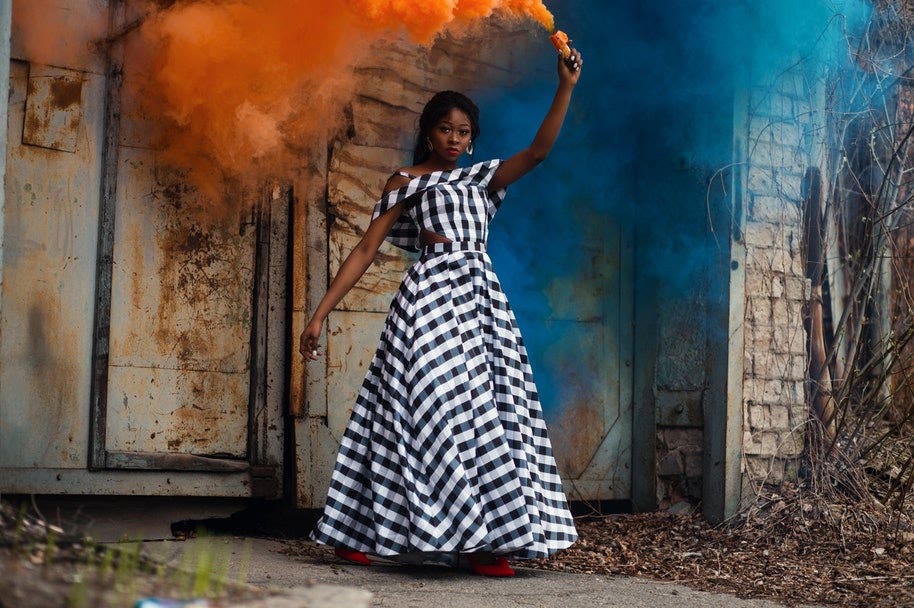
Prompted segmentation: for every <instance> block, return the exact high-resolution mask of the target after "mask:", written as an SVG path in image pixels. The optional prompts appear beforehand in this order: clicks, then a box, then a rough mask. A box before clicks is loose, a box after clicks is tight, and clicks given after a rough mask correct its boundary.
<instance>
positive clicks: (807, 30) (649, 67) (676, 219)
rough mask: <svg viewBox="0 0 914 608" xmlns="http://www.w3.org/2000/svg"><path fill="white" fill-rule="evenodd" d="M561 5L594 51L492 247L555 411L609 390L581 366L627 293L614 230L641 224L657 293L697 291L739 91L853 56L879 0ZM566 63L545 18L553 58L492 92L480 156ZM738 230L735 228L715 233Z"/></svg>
mask: <svg viewBox="0 0 914 608" xmlns="http://www.w3.org/2000/svg"><path fill="white" fill-rule="evenodd" d="M550 8H552V9H553V12H554V13H555V16H556V24H557V26H558V27H559V28H560V29H563V30H565V31H566V32H568V33H569V35H570V36H571V37H572V38H573V40H574V43H575V45H576V46H577V47H579V48H580V49H581V51H582V54H583V56H584V61H585V64H586V65H585V67H584V73H583V75H582V78H581V82H580V83H579V84H578V86H577V89H576V90H575V93H574V99H573V100H572V108H571V111H570V114H569V116H568V119H567V121H566V123H565V125H564V128H563V131H562V135H561V137H560V139H559V141H558V143H557V144H556V146H555V148H554V149H553V152H552V154H551V155H550V157H549V158H548V159H547V160H546V161H545V162H544V163H543V164H542V165H541V166H540V167H538V168H537V169H536V170H535V171H534V172H533V173H532V174H531V175H529V176H527V177H525V178H524V179H523V180H521V181H520V182H518V183H517V184H515V185H514V186H513V187H512V188H511V190H510V192H509V194H508V198H507V199H506V201H505V204H504V205H503V207H502V209H501V210H500V211H499V213H498V215H497V216H496V217H495V219H494V221H493V225H492V230H491V234H490V251H491V256H492V258H493V262H494V264H495V268H496V270H497V272H498V273H499V277H500V278H501V280H502V281H503V284H504V288H505V291H506V292H507V294H508V297H509V299H510V301H511V303H512V307H513V308H514V310H515V313H516V315H517V317H518V322H519V325H520V327H521V331H522V333H523V334H524V336H525V339H526V341H527V345H528V348H529V350H530V355H531V359H532V363H533V366H534V372H535V374H536V377H537V382H538V386H539V389H540V395H541V400H542V402H543V406H544V410H545V411H546V413H547V417H552V418H555V417H556V416H557V415H558V412H559V409H560V408H566V407H568V406H569V404H570V403H573V402H576V401H581V400H584V401H586V400H588V399H599V392H600V390H601V388H600V387H601V386H602V385H605V383H606V379H605V378H604V377H603V373H602V372H601V370H600V369H599V366H597V367H595V368H594V369H593V370H591V371H592V372H593V373H592V374H590V376H592V379H591V380H587V379H586V378H587V377H588V374H587V373H583V372H582V370H581V366H582V365H583V366H584V367H586V366H587V365H588V364H589V363H590V362H589V361H586V360H584V361H582V360H581V357H589V356H597V357H598V358H599V353H600V349H601V344H605V340H603V338H601V337H599V336H597V335H596V334H597V333H598V332H595V331H588V328H589V329H595V328H596V327H597V326H596V325H593V324H592V323H594V322H595V320H596V321H599V319H600V318H601V315H603V317H606V315H609V314H613V310H614V309H613V308H612V306H607V305H606V302H607V301H608V300H607V299H609V298H614V297H617V295H618V294H617V293H616V292H615V290H616V287H615V284H614V283H613V281H614V275H613V270H612V269H611V268H602V269H601V268H600V266H601V265H603V266H607V265H612V264H617V260H616V257H615V253H614V245H613V242H614V239H613V236H612V235H614V234H615V233H616V232H617V231H626V232H627V231H635V232H636V233H637V235H638V237H637V247H638V250H637V259H636V270H637V273H638V275H639V276H640V277H641V278H642V279H644V278H645V277H646V278H647V279H648V280H650V281H652V282H653V283H655V284H656V286H657V289H658V290H659V291H660V292H661V294H660V296H659V300H661V301H663V300H664V299H665V298H668V299H671V301H675V299H676V298H684V299H686V300H687V299H688V298H690V297H692V296H691V295H690V294H694V293H695V292H696V290H700V289H701V285H703V284H704V283H705V282H706V281H707V276H708V274H709V272H712V269H710V264H711V262H710V261H709V260H712V259H713V258H714V256H715V255H717V253H716V251H717V248H718V244H717V243H716V242H715V240H714V238H712V237H709V235H708V226H707V213H706V209H705V200H706V195H707V192H708V183H709V179H710V177H711V176H712V175H713V174H714V172H715V171H717V170H718V169H720V168H722V167H725V166H726V165H728V164H729V163H730V162H731V154H732V153H731V149H732V141H733V128H734V127H733V114H732V112H733V105H734V95H735V92H736V91H737V90H738V89H739V88H742V87H746V86H749V85H762V86H764V85H766V84H768V83H769V82H771V81H773V80H774V79H775V78H776V77H777V76H778V74H779V73H781V72H783V71H784V70H786V69H788V68H790V67H791V66H793V65H795V64H797V63H798V62H805V63H806V64H807V65H808V66H809V69H810V71H811V73H815V74H821V73H822V67H823V66H824V65H825V64H842V65H844V64H847V63H848V50H847V40H846V36H847V35H848V34H849V33H852V32H854V31H856V30H857V29H858V28H859V27H860V25H861V23H863V21H864V20H865V18H866V17H867V16H868V14H869V6H868V5H867V4H866V3H864V2H860V1H857V0H844V1H832V2H825V1H824V0H803V1H801V2H797V1H796V0H769V1H766V2H757V1H756V2H749V1H747V0H735V1H732V2H727V1H724V0H714V1H710V0H704V1H702V0H697V1H696V0H664V1H660V0H625V1H622V2H613V3H606V2H602V1H596V0H581V1H578V2H562V3H559V2H558V1H556V2H554V3H553V6H551V7H550ZM554 63H555V59H554V53H553V51H552V47H551V46H550V45H549V42H548V40H547V37H546V34H545V33H544V34H543V44H542V48H541V50H539V51H537V54H536V56H535V57H531V58H530V62H529V65H532V66H542V67H537V68H535V69H532V70H531V71H530V72H529V73H528V74H527V75H526V76H525V77H524V79H523V81H522V82H521V83H520V84H518V85H517V86H516V87H513V88H511V89H510V90H501V91H488V92H486V93H485V94H484V95H482V96H481V98H480V99H479V101H480V102H481V103H480V106H481V107H482V108H483V117H482V118H483V123H482V129H483V137H482V139H481V141H480V142H478V145H477V149H478V150H479V152H477V156H484V157H506V156H509V155H510V154H512V153H513V152H515V151H517V150H519V149H521V148H522V147H523V146H525V145H527V143H528V142H529V140H530V138H532V136H533V134H534V132H535V130H536V127H537V126H538V125H539V122H540V120H541V119H542V116H543V113H544V112H545V110H546V108H547V107H548V106H549V103H550V101H551V98H552V94H553V92H554V90H555V83H556V75H555V68H554ZM727 237H728V235H727V231H726V229H723V234H721V235H718V238H722V239H726V238H727ZM723 246H724V247H726V244H725V243H724V244H723ZM607 281H608V282H607ZM697 322H700V321H697ZM595 353H596V355H595ZM572 370H574V372H575V373H573V374H572V373H571V371H572ZM572 378H573V379H574V380H573V382H574V383H575V384H576V385H575V386H568V384H569V382H571V380H570V379H572ZM582 378H585V379H584V380H582ZM582 382H583V383H584V384H585V385H586V384H587V383H588V382H589V383H590V384H589V385H586V386H581V383H582Z"/></svg>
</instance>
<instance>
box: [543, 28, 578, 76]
mask: <svg viewBox="0 0 914 608" xmlns="http://www.w3.org/2000/svg"><path fill="white" fill-rule="evenodd" d="M549 40H550V41H552V46H554V47H555V50H557V51H558V52H559V55H561V56H562V59H563V60H564V61H565V65H567V66H568V67H569V68H571V69H572V70H575V69H577V68H576V67H575V65H574V60H573V59H572V58H571V47H570V46H568V42H569V40H568V34H566V33H565V32H563V31H562V30H556V31H555V33H554V34H552V35H551V36H549Z"/></svg>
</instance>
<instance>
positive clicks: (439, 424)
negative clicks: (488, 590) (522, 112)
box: [313, 160, 577, 559]
mask: <svg viewBox="0 0 914 608" xmlns="http://www.w3.org/2000/svg"><path fill="white" fill-rule="evenodd" d="M498 164H499V161H497V160H492V161H488V162H483V163H479V164H476V165H473V166H471V167H466V168H461V169H455V170H453V171H445V172H441V171H439V172H435V173H431V174H427V175H423V176H420V177H415V178H412V179H411V180H410V181H409V183H408V184H406V185H405V186H403V187H402V188H400V189H398V190H395V191H392V192H389V193H387V194H385V195H384V197H383V198H382V199H381V200H380V201H379V202H378V203H377V205H376V206H375V209H374V216H373V217H378V216H379V215H380V214H382V213H384V212H385V211H387V210H388V209H390V208H391V207H392V206H393V205H395V204H397V203H399V202H405V203H406V204H405V205H404V211H403V213H402V214H401V216H400V218H399V219H398V221H397V222H396V224H395V225H394V226H393V228H392V229H391V232H390V235H389V240H391V241H392V242H393V243H394V244H395V245H397V246H399V247H402V248H404V249H409V250H414V251H420V250H421V255H420V256H419V259H418V260H417V261H416V262H415V264H413V266H412V268H410V270H409V271H408V273H407V274H406V277H405V278H404V280H403V283H402V284H401V285H400V289H399V291H398V292H397V294H396V296H395V297H394V300H393V302H392V304H391V308H390V313H389V314H388V317H387V321H386V323H385V326H384V331H383V333H382V335H381V340H380V344H379V346H378V350H377V353H376V354H375V356H374V359H373V360H372V362H371V364H370V366H369V368H368V373H367V375H366V377H365V381H364V383H363V384H362V388H361V390H360V392H359V396H358V399H357V400H356V404H355V407H354V408H353V411H352V417H351V418H350V420H349V424H348V426H347V427H346V431H345V433H344V435H343V439H342V442H341V443H340V450H339V454H338V456H337V461H336V467H335V469H334V472H333V477H332V479H331V481H330V488H329V491H328V494H327V503H326V507H325V508H324V514H323V517H322V518H321V519H320V521H319V522H318V524H317V527H316V529H315V532H314V535H313V538H314V539H315V540H317V541H318V542H321V543H325V544H328V545H334V546H344V547H348V548H350V549H356V550H358V551H363V552H365V553H369V554H375V555H382V556H402V555H404V554H413V553H425V554H429V553H432V554H436V553H450V552H458V551H459V552H475V551H491V552H493V553H497V554H503V555H507V556H509V557H514V558H520V559H528V558H538V557H545V556H546V555H549V554H551V553H554V552H555V551H557V550H558V549H562V548H565V547H568V546H569V545H571V544H572V543H573V542H574V541H575V540H576V538H577V533H576V531H575V528H574V523H573V521H572V518H571V514H570V513H569V511H568V506H567V503H566V500H565V495H564V493H563V492H562V485H561V480H560V478H559V474H558V471H557V469H556V465H555V458H554V457H553V455H552V446H551V444H550V443H549V439H548V437H547V436H546V425H545V423H544V421H543V415H542V410H541V407H540V403H539V397H538V395H537V391H536V386H535V385H534V382H533V375H532V371H531V369H530V364H529V361H528V359H527V351H526V348H525V347H524V342H523V339H522V338H521V335H520V332H519V331H518V329H517V324H516V322H515V319H514V313H513V312H512V311H511V309H510V308H509V306H508V301H507V299H506V298H505V294H504V293H503V292H502V289H501V285H500V284H499V282H498V279H497V277H496V276H495V273H494V272H493V271H492V265H491V261H490V260H489V256H488V255H487V254H486V250H485V241H486V236H487V232H488V224H489V220H490V219H491V218H492V216H493V215H494V214H495V211H496V210H497V208H498V205H499V204H500V203H501V201H502V198H503V197H504V194H505V192H504V190H501V191H499V192H496V193H492V194H489V193H487V191H486V190H487V184H488V183H489V180H490V179H491V178H492V175H493V174H494V173H495V170H496V168H497V167H498ZM408 177H410V176H408ZM420 226H421V227H422V228H426V229H428V230H431V231H432V232H435V233H437V234H441V235H443V236H445V237H447V238H449V239H451V240H452V241H453V242H452V243H436V244H433V245H429V246H427V247H425V248H424V249H420V246H419V227H420Z"/></svg>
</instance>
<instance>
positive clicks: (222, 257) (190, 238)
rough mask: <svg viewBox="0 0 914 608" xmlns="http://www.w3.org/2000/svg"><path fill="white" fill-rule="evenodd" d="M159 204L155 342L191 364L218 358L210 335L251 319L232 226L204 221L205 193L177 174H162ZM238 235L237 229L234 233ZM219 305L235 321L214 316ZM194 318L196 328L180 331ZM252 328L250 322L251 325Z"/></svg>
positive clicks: (159, 181) (190, 325)
mask: <svg viewBox="0 0 914 608" xmlns="http://www.w3.org/2000/svg"><path fill="white" fill-rule="evenodd" d="M157 177H158V178H159V180H158V183H157V191H156V192H155V197H154V198H155V199H156V201H157V203H158V204H159V210H160V213H159V217H158V221H159V223H160V225H159V226H158V230H157V234H156V244H157V246H158V247H159V250H160V251H161V252H162V256H161V259H162V261H163V263H162V265H161V266H160V268H159V270H158V276H159V281H160V284H161V287H162V289H161V296H160V300H159V302H158V309H157V314H156V327H157V329H156V331H155V332H154V337H155V339H156V341H157V342H158V344H159V345H160V347H161V348H162V350H163V352H171V353H174V355H175V356H176V357H177V358H178V359H179V360H180V361H182V362H184V363H188V364H192V363H194V362H200V361H206V360H208V359H209V358H210V357H211V356H213V347H214V344H213V341H212V339H211V333H212V332H214V331H223V328H222V326H221V325H220V324H223V323H224V324H230V323H233V322H236V321H237V319H249V316H250V294H248V293H243V292H242V291H243V290H244V286H245V285H246V281H245V280H244V279H245V277H244V276H243V275H242V274H241V273H242V272H244V269H243V268H239V267H238V266H237V265H236V264H232V263H230V262H233V261H234V262H237V256H238V255H239V253H240V252H239V251H238V250H237V243H236V242H235V241H234V240H233V239H232V237H231V233H232V230H231V226H230V222H227V221H220V220H218V219H216V220H213V219H211V218H210V219H204V216H203V215H201V213H200V207H201V202H200V197H201V195H200V193H199V192H197V191H196V190H195V189H194V188H193V187H192V186H190V185H189V184H188V183H187V182H186V181H184V176H182V175H181V174H180V173H179V172H177V171H163V172H162V173H161V174H160V175H158V176H157ZM235 229H236V230H237V227H236V228H235ZM216 302H219V303H221V304H226V303H227V304H229V305H230V306H232V307H233V308H234V309H235V310H233V311H230V314H229V316H230V317H232V319H226V318H222V319H216V318H213V317H212V315H211V314H210V311H211V310H212V309H213V307H214V305H215V303H216ZM182 313H183V314H184V315H185V316H186V315H187V314H191V315H192V316H193V317H194V323H191V324H189V325H188V324H185V326H183V327H179V326H178V325H177V324H176V322H175V321H176V319H177V318H179V316H180V315H181V314H182ZM248 322H249V321H248Z"/></svg>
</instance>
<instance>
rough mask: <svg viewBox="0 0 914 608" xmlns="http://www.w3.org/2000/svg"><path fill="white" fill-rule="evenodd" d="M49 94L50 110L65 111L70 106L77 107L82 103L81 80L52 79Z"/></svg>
mask: <svg viewBox="0 0 914 608" xmlns="http://www.w3.org/2000/svg"><path fill="white" fill-rule="evenodd" d="M50 94H51V107H52V108H60V109H61V110H65V109H67V108H69V107H70V106H76V105H79V104H80V103H81V102H82V96H83V81H82V79H79V80H73V79H71V78H52V79H51V87H50Z"/></svg>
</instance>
